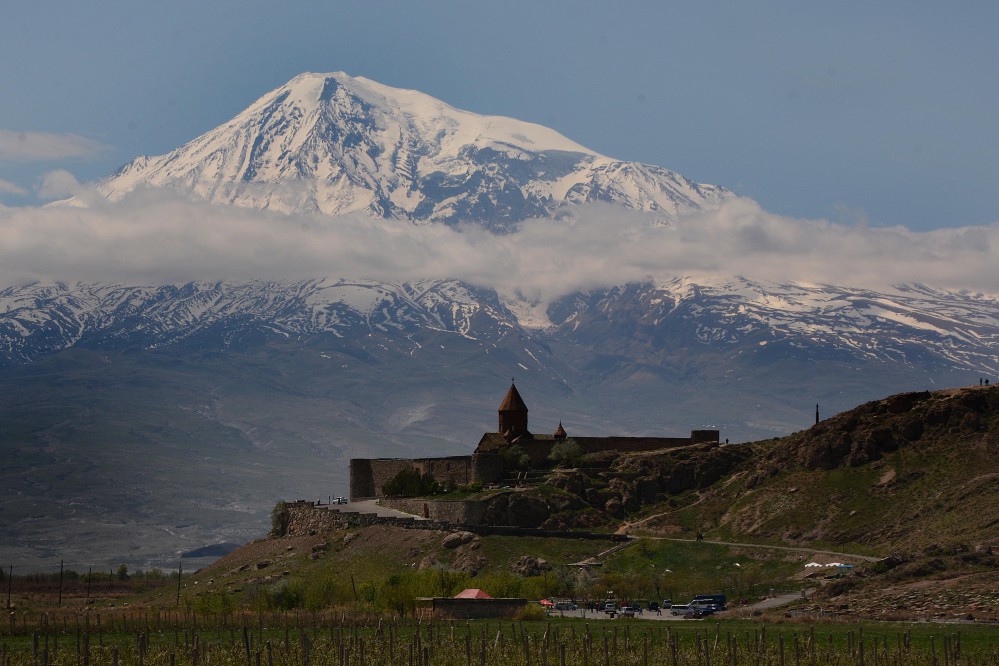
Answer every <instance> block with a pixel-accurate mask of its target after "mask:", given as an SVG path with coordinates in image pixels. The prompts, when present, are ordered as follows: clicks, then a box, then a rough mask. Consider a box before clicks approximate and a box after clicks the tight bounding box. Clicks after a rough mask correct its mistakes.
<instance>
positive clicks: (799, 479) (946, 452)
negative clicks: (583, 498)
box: [644, 387, 999, 555]
mask: <svg viewBox="0 0 999 666" xmlns="http://www.w3.org/2000/svg"><path fill="white" fill-rule="evenodd" d="M750 447H751V450H752V455H751V456H749V457H748V458H747V460H746V462H745V463H744V464H742V465H741V466H740V467H739V468H738V469H737V470H735V471H734V473H733V474H732V475H731V476H729V477H728V478H726V479H724V480H723V481H722V482H720V483H716V484H713V485H711V486H710V487H708V488H705V489H703V490H702V491H701V492H700V493H699V494H697V495H696V497H690V498H688V499H689V502H688V504H687V505H686V506H684V507H681V508H679V509H678V510H676V511H674V512H672V513H666V514H664V515H662V516H661V517H659V518H657V519H655V520H651V521H648V522H647V523H645V525H644V527H646V528H647V529H653V530H655V529H660V530H661V529H669V527H670V526H680V527H685V528H696V529H699V530H701V531H702V532H704V533H706V534H710V535H712V536H715V537H718V538H720V539H751V540H755V541H759V542H763V543H783V544H792V545H807V546H809V547H825V548H830V549H838V550H849V551H851V552H857V553H863V554H871V555H888V554H889V553H897V552H916V551H922V550H924V549H926V548H929V547H931V546H942V547H957V546H965V547H968V548H972V549H973V548H975V547H980V548H981V547H987V546H989V545H991V546H992V547H993V548H999V389H996V388H978V387H973V388H966V389H953V390H948V391H936V392H932V393H930V392H925V393H909V394H902V395H898V396H893V397H890V398H886V399H884V400H879V401H876V402H871V403H867V404H865V405H862V406H860V407H857V408H856V409H853V410H850V411H848V412H845V413H843V414H839V415H837V416H835V417H833V418H830V419H828V420H826V421H823V422H821V423H819V424H817V425H815V426H813V427H812V428H810V429H808V430H806V431H802V432H799V433H796V434H794V435H791V436H789V437H785V438H781V439H775V440H768V441H764V442H758V443H755V444H752V445H750Z"/></svg>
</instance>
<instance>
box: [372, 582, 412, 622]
mask: <svg viewBox="0 0 999 666" xmlns="http://www.w3.org/2000/svg"><path fill="white" fill-rule="evenodd" d="M416 588H417V585H416V581H415V580H413V577H412V576H411V575H408V574H393V575H391V576H389V577H388V578H386V579H385V582H384V583H382V586H381V588H380V589H379V590H378V601H379V602H380V605H381V606H382V607H383V608H385V609H387V610H390V611H392V612H394V613H396V614H398V615H399V617H406V614H407V613H409V614H412V613H413V611H414V609H415V608H416Z"/></svg>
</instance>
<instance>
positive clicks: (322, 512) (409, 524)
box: [272, 501, 628, 541]
mask: <svg viewBox="0 0 999 666" xmlns="http://www.w3.org/2000/svg"><path fill="white" fill-rule="evenodd" d="M284 509H285V511H286V512H287V521H286V523H285V525H286V527H285V530H284V531H283V532H282V533H280V534H275V535H272V536H308V535H316V534H332V533H334V532H337V531H340V530H346V529H351V528H354V527H365V526H367V525H392V526H394V527H403V528H407V529H416V530H438V531H443V532H453V531H455V530H465V531H468V532H473V533H475V534H478V535H481V536H486V535H490V534H501V535H505V536H534V537H549V538H560V539H588V540H601V541H627V540H628V537H627V536H625V535H623V534H601V533H595V532H570V531H553V530H542V529H537V528H530V527H501V526H496V525H473V524H464V525H461V524H454V523H450V522H444V521H441V520H416V519H415V518H387V517H379V516H377V515H375V514H373V513H347V512H341V511H340V510H339V509H335V508H332V507H330V506H319V505H317V504H315V503H313V502H305V501H302V502H287V503H285V505H284Z"/></svg>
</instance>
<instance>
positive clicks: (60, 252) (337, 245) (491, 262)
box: [0, 191, 999, 304]
mask: <svg viewBox="0 0 999 666" xmlns="http://www.w3.org/2000/svg"><path fill="white" fill-rule="evenodd" d="M86 204H87V205H85V206H63V205H50V206H46V207H42V208H34V207H31V208H28V207H22V208H6V209H3V208H0V287H6V286H18V285H23V284H27V283H31V282H36V281H41V282H56V281H58V282H114V283H121V284H164V283H176V282H187V281H192V280H212V281H216V280H223V281H246V280H297V279H308V278H317V277H351V278H358V279H362V278H363V279H373V280H382V281H407V280H417V279H444V278H455V279H461V280H464V281H466V282H469V283H471V284H474V285H477V286H480V287H488V288H493V289H496V290H497V291H498V292H499V293H500V294H502V295H504V296H506V297H509V298H514V299H518V300H523V301H528V302H531V303H536V304H544V303H547V302H550V301H552V300H553V299H556V298H558V297H560V296H563V295H566V294H569V293H574V292H577V291H586V290H590V289H597V288H602V287H610V286H616V285H621V284H626V283H629V282H644V281H649V280H656V279H668V278H672V277H678V276H687V277H691V278H695V279H696V278H697V277H705V276H742V277H746V278H749V279H752V280H761V281H769V282H802V283H815V284H834V285H840V286H854V287H866V288H871V289H878V288H887V287H890V286H892V285H896V284H905V283H922V284H926V285H930V286H933V287H935V288H939V289H946V290H956V291H970V292H974V293H983V294H999V271H997V270H995V266H996V265H999V223H996V224H991V225H987V226H979V227H964V228H954V229H938V230H934V231H929V232H914V231H911V230H908V229H905V228H901V227H893V228H869V227H867V226H866V225H863V224H857V225H844V224H837V223H833V222H829V221H825V220H798V219H794V218H789V217H784V216H779V215H774V214H771V213H768V212H767V211H765V210H763V209H762V208H761V207H760V206H759V204H757V203H756V202H755V201H753V200H751V199H746V198H735V197H733V198H731V199H730V200H727V201H724V202H722V203H721V204H720V205H718V206H717V207H715V208H713V209H711V210H702V211H696V212H690V213H687V214H683V215H680V216H679V217H678V218H677V219H676V220H674V221H670V222H668V223H662V222H661V221H659V220H657V219H656V217H655V216H654V215H650V214H647V213H640V212H635V211H624V210H621V209H620V208H617V207H613V206H610V205H603V204H588V205H584V206H577V207H571V208H566V209H565V211H564V214H561V215H559V216H558V217H557V219H531V220H526V221H524V222H521V223H520V224H519V225H518V226H517V227H516V229H515V231H513V232H512V233H509V234H504V235H496V234H493V233H491V232H489V231H487V230H484V229H482V228H481V227H478V226H475V225H472V224H466V225H460V226H457V227H452V226H445V225H442V224H424V225H414V224H409V223H405V222H399V221H394V220H381V219H372V218H370V217H367V216H364V215H361V214H350V215H342V216H338V217H333V218H329V217H322V216H315V217H308V216H285V215H281V214H274V213H268V212H259V211H253V210H248V209H243V208H234V207H227V206H219V205H214V204H209V203H205V202H201V201H191V200H188V199H184V198H180V197H179V196H177V195H173V194H168V193H164V192H162V191H146V192H139V193H136V194H134V195H131V196H129V197H126V198H125V199H123V200H121V201H119V202H115V203H111V202H108V201H106V200H103V199H99V198H95V199H93V200H90V201H87V202H86Z"/></svg>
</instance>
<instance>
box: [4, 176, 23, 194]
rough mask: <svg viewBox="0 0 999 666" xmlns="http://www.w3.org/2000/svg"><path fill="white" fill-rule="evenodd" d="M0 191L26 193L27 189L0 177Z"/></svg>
mask: <svg viewBox="0 0 999 666" xmlns="http://www.w3.org/2000/svg"><path fill="white" fill-rule="evenodd" d="M0 192H3V193H4V194H20V195H24V194H27V193H28V191H27V190H26V189H24V188H23V187H19V186H18V185H15V184H14V183H12V182H10V181H9V180H4V179H3V178H0Z"/></svg>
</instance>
